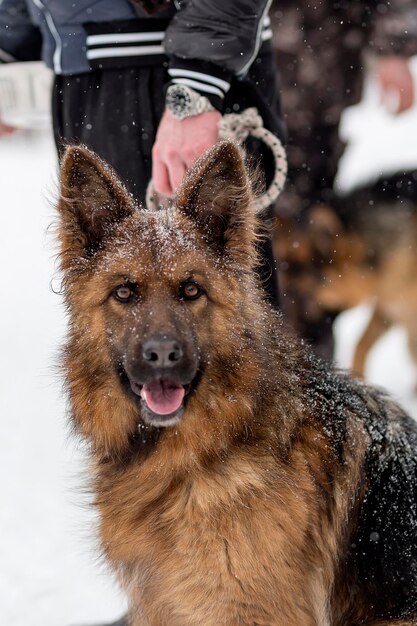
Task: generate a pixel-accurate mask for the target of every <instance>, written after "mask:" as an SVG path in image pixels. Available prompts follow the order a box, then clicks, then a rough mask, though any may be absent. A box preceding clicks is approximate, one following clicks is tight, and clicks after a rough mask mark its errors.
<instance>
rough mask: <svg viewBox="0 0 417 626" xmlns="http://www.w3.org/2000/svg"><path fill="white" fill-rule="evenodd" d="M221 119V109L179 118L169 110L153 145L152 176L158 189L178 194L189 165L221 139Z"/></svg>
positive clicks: (158, 191) (165, 192)
mask: <svg viewBox="0 0 417 626" xmlns="http://www.w3.org/2000/svg"><path fill="white" fill-rule="evenodd" d="M219 119H220V113H219V112H218V111H208V112H206V113H200V114H199V115H195V116H190V117H188V118H185V119H184V120H177V119H175V118H174V117H173V116H172V115H171V113H170V112H169V111H165V113H164V115H163V116H162V119H161V122H160V125H159V128H158V132H157V135H156V141H155V144H154V146H153V148H152V177H153V182H154V187H155V191H156V192H157V193H159V194H163V195H165V196H173V195H174V194H175V192H176V191H177V189H178V187H179V186H180V185H181V182H182V179H183V177H184V174H185V172H186V171H187V169H189V168H190V167H192V166H193V165H194V163H195V162H196V160H197V159H198V158H199V157H200V156H201V155H202V154H203V153H204V152H205V151H206V150H207V148H210V147H211V146H213V145H214V144H215V143H216V142H217V141H218V126H217V124H218V121H219Z"/></svg>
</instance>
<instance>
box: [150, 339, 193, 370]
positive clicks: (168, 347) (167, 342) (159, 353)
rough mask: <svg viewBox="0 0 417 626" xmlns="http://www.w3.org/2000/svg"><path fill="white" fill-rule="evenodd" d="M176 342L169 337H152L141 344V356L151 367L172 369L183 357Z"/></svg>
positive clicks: (180, 348) (181, 350)
mask: <svg viewBox="0 0 417 626" xmlns="http://www.w3.org/2000/svg"><path fill="white" fill-rule="evenodd" d="M183 354H184V352H183V349H182V347H181V345H180V343H179V342H178V341H176V340H175V339H170V338H169V337H154V338H152V339H148V340H147V341H145V343H144V344H143V348H142V355H143V358H144V359H145V361H147V362H148V363H149V365H151V366H153V367H164V368H165V367H174V366H175V365H177V364H178V362H179V361H180V360H181V359H182V357H183Z"/></svg>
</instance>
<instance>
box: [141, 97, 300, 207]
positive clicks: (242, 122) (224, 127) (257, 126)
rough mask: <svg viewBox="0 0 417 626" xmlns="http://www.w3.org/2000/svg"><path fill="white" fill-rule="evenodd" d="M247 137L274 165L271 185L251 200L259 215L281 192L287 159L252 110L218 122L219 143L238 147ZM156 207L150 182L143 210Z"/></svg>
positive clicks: (280, 147) (158, 201)
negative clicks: (260, 146) (266, 151)
mask: <svg viewBox="0 0 417 626" xmlns="http://www.w3.org/2000/svg"><path fill="white" fill-rule="evenodd" d="M249 136H251V137H256V139H260V140H261V141H263V142H264V143H265V144H266V145H267V146H268V148H269V149H270V150H271V152H272V155H273V157H274V162H275V174H274V178H273V180H272V182H271V184H270V185H269V187H268V189H267V190H266V191H265V192H264V193H263V194H262V195H260V196H257V197H256V198H255V209H256V211H257V212H261V211H263V209H266V208H267V207H268V206H270V205H271V204H273V203H274V202H275V200H276V199H277V198H278V196H279V194H280V193H281V191H282V190H283V188H284V184H285V179H286V177H287V169H288V165H287V155H286V152H285V148H284V146H283V145H282V142H281V141H280V139H278V137H276V136H275V135H274V134H273V133H271V131H269V130H267V129H266V128H264V125H263V120H262V117H261V116H260V115H259V113H258V109H256V108H255V107H250V108H248V109H245V110H244V111H242V113H227V114H226V115H223V117H222V118H221V119H220V121H219V139H221V140H225V139H229V140H232V141H235V142H236V143H239V144H240V145H242V144H243V142H244V141H245V140H246V139H247V138H248V137H249ZM160 205H161V203H160V199H159V198H158V194H157V193H156V191H155V187H154V184H153V181H152V180H150V182H149V185H148V188H147V191H146V206H147V207H148V209H157V208H158V207H159V206H160Z"/></svg>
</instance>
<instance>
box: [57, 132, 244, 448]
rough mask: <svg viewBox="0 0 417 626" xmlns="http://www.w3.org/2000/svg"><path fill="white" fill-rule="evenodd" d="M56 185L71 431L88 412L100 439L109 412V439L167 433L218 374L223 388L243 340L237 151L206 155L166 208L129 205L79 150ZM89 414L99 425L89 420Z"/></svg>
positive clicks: (107, 174) (67, 159) (224, 148)
mask: <svg viewBox="0 0 417 626" xmlns="http://www.w3.org/2000/svg"><path fill="white" fill-rule="evenodd" d="M61 180H62V193H61V200H60V205H59V210H60V217H61V221H60V239H61V246H62V252H61V263H62V269H63V272H64V281H65V285H66V298H67V302H68V306H69V310H70V322H71V334H70V341H69V345H68V353H67V354H68V356H67V369H68V372H69V374H68V378H69V383H70V391H71V395H72V403H73V407H74V412H75V415H76V419H77V414H78V415H79V416H81V415H82V417H79V418H78V420H79V421H80V420H81V421H82V424H79V425H80V426H81V430H82V431H84V432H85V433H87V434H89V435H91V434H92V431H93V430H94V427H93V426H92V425H91V424H88V425H87V424H86V423H85V422H86V418H85V414H86V413H89V414H90V419H91V421H94V420H96V421H97V420H98V419H99V420H100V423H101V432H100V437H103V436H107V437H110V436H111V435H110V434H109V433H107V435H103V432H104V430H105V429H106V428H107V427H108V425H109V423H110V422H111V421H112V420H113V419H116V418H114V417H113V416H112V414H111V412H112V410H113V411H117V425H114V426H115V428H116V430H117V431H118V433H119V436H120V437H121V436H122V430H123V428H124V430H125V434H126V433H127V434H128V433H129V431H130V432H131V431H132V429H134V428H137V423H138V421H140V422H142V423H145V424H147V425H150V426H152V427H162V426H173V425H177V424H178V423H179V422H180V421H181V420H182V418H183V417H184V414H185V413H186V412H187V407H188V405H189V404H191V403H192V402H193V401H194V403H196V402H198V395H199V394H198V391H199V389H200V388H201V387H203V388H204V397H205V401H206V402H207V401H208V398H209V388H210V385H213V384H215V382H216V381H215V378H216V377H218V376H219V373H220V375H221V376H223V377H224V381H222V382H223V383H224V387H225V389H227V379H228V377H230V376H231V375H232V373H233V371H235V370H236V368H237V367H238V366H239V358H240V357H239V351H238V350H236V346H241V345H243V343H244V341H245V339H244V337H245V332H246V336H247V335H248V331H247V324H246V322H247V319H249V318H250V315H249V313H248V311H247V308H248V306H250V298H249V297H248V293H247V292H248V289H250V288H251V286H252V281H253V278H252V269H253V267H252V266H253V264H254V262H255V253H254V247H253V240H254V238H255V223H256V217H255V215H254V214H253V212H252V207H251V201H252V199H251V191H250V189H251V186H250V183H249V181H248V179H247V175H246V171H245V168H244V165H243V162H242V158H241V156H240V153H239V151H238V149H237V148H236V147H235V146H234V145H233V144H230V143H226V144H220V145H219V146H217V147H216V148H214V149H213V150H212V151H211V152H210V153H208V154H207V156H206V157H205V158H204V159H203V160H202V161H200V163H199V164H198V165H197V167H196V168H195V169H194V170H193V171H192V172H190V174H189V175H188V177H187V178H186V180H185V182H184V184H183V186H182V188H181V189H180V190H179V192H178V195H177V198H176V202H175V206H173V207H172V208H171V209H168V210H160V211H146V210H144V209H139V208H138V207H137V206H136V205H135V203H134V202H133V200H132V198H131V197H130V196H129V195H128V193H127V192H126V190H125V189H124V188H123V186H122V185H121V183H120V182H119V181H118V180H117V178H116V177H115V175H114V173H113V172H111V171H110V170H109V169H108V168H107V167H106V166H105V165H104V164H103V163H102V162H101V161H100V160H99V159H98V157H96V156H95V155H94V154H93V153H91V152H90V151H88V150H86V149H85V148H79V147H72V148H69V149H68V150H67V152H66V155H65V156H64V159H63V163H62V172H61ZM237 316H238V318H239V324H238V325H237V324H236V317H237ZM237 335H239V336H237ZM246 340H247V339H246ZM121 394H122V395H121ZM87 396H89V397H87ZM106 398H107V402H106ZM89 405H90V410H88V406H89ZM78 406H79V408H78V409H77V407H78ZM99 406H100V407H101V408H100V410H101V413H102V414H104V415H107V417H103V415H101V416H100V417H97V416H96V417H95V416H94V412H95V411H96V412H98V411H99V408H98V407H99ZM106 420H107V422H106ZM103 429H104V430H103ZM109 432H110V431H109Z"/></svg>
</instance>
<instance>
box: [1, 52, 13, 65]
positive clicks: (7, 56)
mask: <svg viewBox="0 0 417 626" xmlns="http://www.w3.org/2000/svg"><path fill="white" fill-rule="evenodd" d="M0 61H4V62H5V63H12V62H13V61H16V59H15V58H14V57H13V56H12V55H11V54H9V53H8V52H6V51H5V50H1V49H0Z"/></svg>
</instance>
